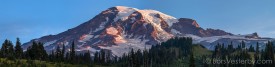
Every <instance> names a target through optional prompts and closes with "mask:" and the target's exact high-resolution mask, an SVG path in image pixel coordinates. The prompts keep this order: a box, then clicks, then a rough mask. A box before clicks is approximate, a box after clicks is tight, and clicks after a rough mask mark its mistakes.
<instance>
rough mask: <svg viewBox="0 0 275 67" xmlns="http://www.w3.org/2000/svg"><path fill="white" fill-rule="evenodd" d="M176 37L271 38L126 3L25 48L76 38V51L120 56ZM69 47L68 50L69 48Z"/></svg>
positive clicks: (209, 43)
mask: <svg viewBox="0 0 275 67" xmlns="http://www.w3.org/2000/svg"><path fill="white" fill-rule="evenodd" d="M173 37H192V38H193V39H194V40H195V41H194V43H202V44H203V45H204V46H206V47H207V48H208V49H212V47H213V45H215V44H216V43H218V42H225V43H227V41H234V43H239V41H240V40H245V41H251V43H252V41H253V42H256V41H259V40H263V42H266V41H268V40H270V39H269V38H265V39H264V38H260V37H259V36H258V35H257V34H255V33H254V34H251V35H234V34H232V33H228V32H225V31H223V30H219V29H203V28H201V27H200V26H199V24H198V23H197V22H196V21H195V20H193V19H188V18H179V19H177V18H175V17H172V16H169V15H166V14H164V13H161V12H159V11H156V10H140V9H136V8H131V7H125V6H115V7H111V8H108V9H107V10H104V11H102V12H101V13H100V14H98V15H96V16H95V17H94V18H92V19H91V20H89V21H87V22H85V23H83V24H81V25H79V26H77V27H75V28H72V29H69V30H67V31H65V32H62V33H59V34H57V35H48V36H43V37H41V38H37V39H33V40H31V41H30V42H27V43H25V44H23V48H24V49H26V48H27V47H29V46H30V45H31V43H32V42H33V41H37V42H43V43H44V47H45V49H46V50H47V51H48V52H50V51H52V50H53V49H55V48H56V46H58V45H59V46H61V45H62V44H64V45H65V46H66V47H70V46H69V45H70V44H71V43H72V42H73V41H74V42H75V44H77V47H76V51H79V52H81V51H87V50H90V51H91V53H94V52H95V51H98V50H100V49H107V50H111V51H112V53H113V55H117V56H121V55H122V54H123V53H125V52H128V51H129V50H130V49H132V48H133V49H145V48H150V46H151V45H155V44H157V43H160V42H164V41H166V40H168V39H170V38H173ZM67 50H69V49H67Z"/></svg>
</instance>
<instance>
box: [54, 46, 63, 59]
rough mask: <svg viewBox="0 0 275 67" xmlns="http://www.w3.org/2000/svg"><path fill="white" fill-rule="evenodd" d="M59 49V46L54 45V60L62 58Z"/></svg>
mask: <svg viewBox="0 0 275 67" xmlns="http://www.w3.org/2000/svg"><path fill="white" fill-rule="evenodd" d="M61 54H62V53H61V50H60V47H59V46H58V45H57V47H56V51H55V58H56V59H55V60H57V61H58V62H60V61H61V58H62V55H61Z"/></svg>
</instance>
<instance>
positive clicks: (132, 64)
mask: <svg viewBox="0 0 275 67" xmlns="http://www.w3.org/2000/svg"><path fill="white" fill-rule="evenodd" d="M189 57H190V59H189ZM186 60H190V62H194V57H193V53H192V39H191V38H173V39H170V40H168V41H166V42H162V43H160V44H157V45H155V46H152V47H151V49H149V50H143V51H141V50H133V49H132V50H131V51H130V52H129V53H128V54H124V55H123V56H122V57H120V58H119V59H118V62H117V64H118V67H184V66H189V65H190V67H195V64H194V63H188V61H187V62H180V61H186Z"/></svg>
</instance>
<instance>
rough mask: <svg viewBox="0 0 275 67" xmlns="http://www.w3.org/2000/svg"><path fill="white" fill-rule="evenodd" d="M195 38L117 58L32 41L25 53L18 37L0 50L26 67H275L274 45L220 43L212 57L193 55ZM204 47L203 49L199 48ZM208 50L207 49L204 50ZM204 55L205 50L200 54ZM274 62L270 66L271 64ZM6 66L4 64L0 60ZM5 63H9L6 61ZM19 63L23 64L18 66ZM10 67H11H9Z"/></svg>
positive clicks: (171, 41)
mask: <svg viewBox="0 0 275 67" xmlns="http://www.w3.org/2000/svg"><path fill="white" fill-rule="evenodd" d="M193 45H195V44H193V43H192V38H178V37H175V38H172V39H169V40H167V41H166V42H162V43H159V44H156V45H154V46H152V47H151V48H150V49H148V50H139V49H137V50H134V49H132V50H131V51H129V52H128V53H125V54H123V55H122V56H121V57H117V56H114V55H112V54H111V51H110V50H100V51H98V52H95V53H94V56H93V57H91V54H90V52H89V51H87V52H84V53H76V51H75V46H76V45H75V44H74V42H72V44H70V45H68V46H69V47H65V45H57V46H56V49H55V50H52V51H51V52H48V53H47V52H46V50H45V49H44V47H43V43H40V42H33V43H32V45H31V46H30V47H28V48H27V49H26V50H25V51H23V49H22V48H21V43H20V40H19V38H17V41H16V44H15V47H14V46H13V43H12V42H11V41H9V40H5V41H4V43H3V44H2V47H1V50H0V60H1V58H6V59H8V60H14V61H16V62H18V60H20V59H24V60H27V61H26V62H28V63H29V64H32V65H29V66H27V67H37V66H38V67H45V66H46V65H44V64H42V65H41V64H40V65H37V64H33V63H35V62H34V61H43V62H53V63H65V64H73V65H85V66H88V67H94V66H95V67H96V66H98V65H99V66H110V67H263V66H266V67H275V66H274V63H275V61H274V52H275V50H274V45H273V43H272V42H268V43H267V44H266V47H265V49H263V50H261V49H260V47H259V45H260V44H259V43H257V44H256V47H253V46H252V45H250V47H249V48H246V44H245V42H241V43H240V44H238V46H237V47H236V48H235V47H233V45H236V44H233V43H231V44H228V45H226V46H225V44H217V45H216V46H215V49H214V51H211V52H212V54H209V55H200V54H198V55H200V56H194V51H193V49H194V48H193ZM200 47H203V46H200ZM66 49H69V50H66ZM205 49H206V48H205ZM201 52H203V51H201ZM216 60H224V61H230V60H252V61H250V62H251V63H252V62H253V61H255V62H257V61H262V60H268V61H269V63H268V62H267V61H266V62H265V63H252V64H251V63H248V62H245V63H217V62H218V61H217V62H213V61H216ZM270 61H271V63H270ZM0 62H1V63H0V65H1V66H3V63H2V62H3V61H0ZM5 63H6V62H5ZM18 64H20V63H18ZM6 67H8V66H6Z"/></svg>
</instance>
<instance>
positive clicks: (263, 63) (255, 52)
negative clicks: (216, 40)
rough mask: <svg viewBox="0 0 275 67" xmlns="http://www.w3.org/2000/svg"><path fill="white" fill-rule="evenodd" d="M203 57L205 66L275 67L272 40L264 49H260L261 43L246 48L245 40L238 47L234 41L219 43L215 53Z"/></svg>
mask: <svg viewBox="0 0 275 67" xmlns="http://www.w3.org/2000/svg"><path fill="white" fill-rule="evenodd" d="M202 59H203V60H204V63H203V66H204V67H275V65H274V64H275V61H274V60H275V59H274V45H273V43H272V42H268V43H267V44H266V45H265V49H263V50H260V47H259V43H256V46H255V47H253V46H252V45H250V47H249V48H246V44H245V42H244V41H242V42H241V43H240V44H239V45H238V46H237V48H234V47H233V44H232V42H231V44H229V45H228V46H225V45H224V44H217V45H216V46H215V50H214V51H213V54H212V55H211V56H204V57H203V58H202ZM221 60H222V61H221ZM225 61H226V62H225ZM228 61H230V62H228Z"/></svg>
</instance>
